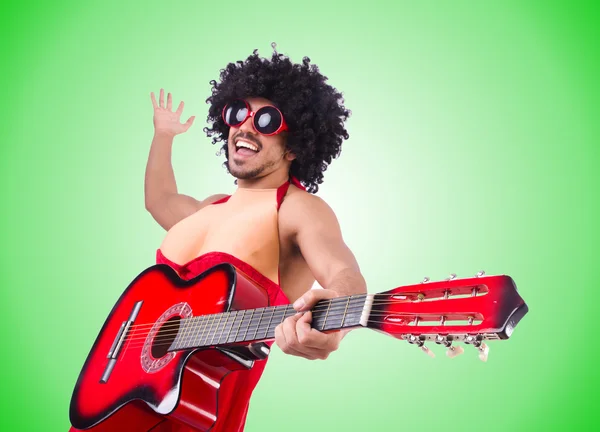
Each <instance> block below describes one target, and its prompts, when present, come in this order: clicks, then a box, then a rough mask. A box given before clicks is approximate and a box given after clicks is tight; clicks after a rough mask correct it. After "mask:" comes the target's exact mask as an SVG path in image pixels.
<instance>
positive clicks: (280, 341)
mask: <svg viewBox="0 0 600 432" xmlns="http://www.w3.org/2000/svg"><path fill="white" fill-rule="evenodd" d="M275 343H276V344H277V346H278V347H279V349H281V351H283V352H284V353H285V354H289V355H295V356H298V357H303V358H305V359H309V360H313V359H312V358H310V357H309V356H307V355H306V354H304V353H301V352H299V351H297V350H295V349H294V348H292V347H291V346H290V345H289V343H288V341H287V339H286V335H285V333H284V331H283V324H279V325H278V326H277V327H275Z"/></svg>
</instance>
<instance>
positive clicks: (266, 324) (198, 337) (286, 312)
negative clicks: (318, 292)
mask: <svg viewBox="0 0 600 432" xmlns="http://www.w3.org/2000/svg"><path fill="white" fill-rule="evenodd" d="M365 298H366V295H365V294H362V295H356V296H347V297H338V298H335V299H331V300H321V301H319V302H318V303H317V304H316V305H315V306H314V307H313V309H312V310H311V312H312V324H311V326H312V327H313V328H315V329H317V330H319V331H326V330H340V329H343V328H348V327H355V326H357V325H359V323H360V318H361V314H362V312H363V308H364V304H365ZM296 313H297V312H296V310H295V309H294V308H293V307H292V305H291V304H289V305H285V306H271V307H264V308H258V309H246V310H239V311H232V312H224V313H219V314H211V315H202V316H198V317H191V318H185V319H182V320H181V321H180V327H179V331H178V334H177V337H176V338H175V340H174V342H173V344H172V345H171V348H169V351H177V350H184V349H189V348H199V347H210V346H217V345H227V344H234V343H239V342H254V341H260V340H268V339H273V338H274V337H275V327H277V326H278V325H279V324H281V323H282V322H283V321H284V320H285V319H286V318H288V317H291V316H293V315H295V314H296Z"/></svg>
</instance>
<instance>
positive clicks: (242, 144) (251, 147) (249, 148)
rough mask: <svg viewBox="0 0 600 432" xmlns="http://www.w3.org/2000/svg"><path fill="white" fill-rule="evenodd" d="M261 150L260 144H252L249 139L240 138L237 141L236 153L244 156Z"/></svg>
mask: <svg viewBox="0 0 600 432" xmlns="http://www.w3.org/2000/svg"><path fill="white" fill-rule="evenodd" d="M259 151H260V150H259V149H258V146H256V145H255V144H252V143H251V142H249V141H246V140H243V139H239V140H237V141H236V143H235V152H236V154H239V155H242V156H253V155H255V154H256V153H258V152H259Z"/></svg>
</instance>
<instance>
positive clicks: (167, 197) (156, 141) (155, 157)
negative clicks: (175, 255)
mask: <svg viewBox="0 0 600 432" xmlns="http://www.w3.org/2000/svg"><path fill="white" fill-rule="evenodd" d="M151 99H152V105H153V106H154V137H153V138H152V144H151V146H150V154H149V156H148V163H147V164H146V174H145V180H144V195H145V205H146V210H148V211H149V212H150V214H151V215H152V217H153V218H154V219H155V220H156V221H157V222H158V223H159V224H160V226H162V227H163V228H164V229H165V230H169V229H170V228H171V227H172V226H173V225H175V224H176V223H177V222H179V221H180V220H182V219H185V218H186V217H188V216H190V215H191V214H193V213H195V212H197V211H198V210H200V209H201V208H202V207H203V206H205V205H207V204H210V203H211V202H214V201H216V200H217V199H219V198H221V197H223V196H225V195H213V196H210V197H208V198H207V199H205V200H203V201H199V200H197V199H195V198H193V197H191V196H188V195H184V194H180V193H179V192H178V190H177V183H176V181H175V174H174V172H173V165H172V163H171V155H172V148H173V140H174V138H175V136H176V135H178V134H180V133H184V132H186V131H187V130H188V129H189V128H190V126H191V125H192V124H193V123H194V117H193V116H192V117H190V118H189V119H188V120H187V122H185V123H183V124H182V123H180V121H179V118H180V116H181V113H182V111H183V106H184V103H183V101H182V102H181V103H180V104H179V107H178V108H177V110H176V111H175V112H172V111H171V109H172V100H171V93H169V94H168V97H167V103H166V105H165V103H164V90H163V89H161V90H160V99H159V100H160V103H159V104H157V102H156V97H155V96H154V93H151Z"/></svg>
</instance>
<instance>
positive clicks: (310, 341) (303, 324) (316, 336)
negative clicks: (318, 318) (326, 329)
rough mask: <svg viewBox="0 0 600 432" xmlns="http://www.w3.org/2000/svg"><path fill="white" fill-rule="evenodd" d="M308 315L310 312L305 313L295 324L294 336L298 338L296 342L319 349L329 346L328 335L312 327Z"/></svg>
mask: <svg viewBox="0 0 600 432" xmlns="http://www.w3.org/2000/svg"><path fill="white" fill-rule="evenodd" d="M310 315H311V313H310V312H307V313H305V314H304V316H302V317H301V318H300V319H299V320H298V322H297V324H296V337H297V338H298V342H299V343H300V344H301V345H303V346H305V347H307V348H314V349H319V350H321V349H327V348H329V346H330V345H331V344H330V340H329V339H330V336H329V335H327V334H325V333H321V332H320V331H318V330H316V329H314V328H312V326H311V322H312V318H311V317H310Z"/></svg>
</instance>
